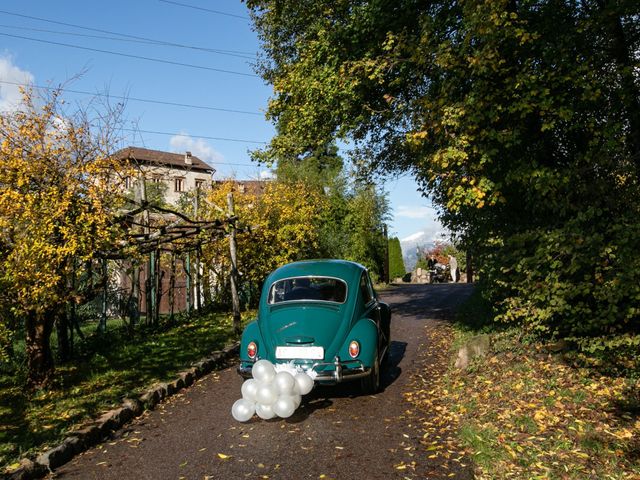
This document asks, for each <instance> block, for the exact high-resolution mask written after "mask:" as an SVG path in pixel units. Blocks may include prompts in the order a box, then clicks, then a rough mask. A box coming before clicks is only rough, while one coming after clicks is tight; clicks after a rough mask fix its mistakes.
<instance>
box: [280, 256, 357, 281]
mask: <svg viewBox="0 0 640 480" xmlns="http://www.w3.org/2000/svg"><path fill="white" fill-rule="evenodd" d="M364 270H366V268H365V267H363V266H362V265H360V264H359V263H356V262H350V261H347V260H303V261H300V262H293V263H288V264H287V265H283V266H282V267H280V268H278V269H276V270H275V271H274V272H273V273H272V274H271V275H270V278H269V283H272V282H275V281H277V280H282V279H283V278H291V277H304V276H309V275H317V276H321V277H336V278H340V279H342V280H345V281H347V282H348V281H350V280H359V278H360V275H361V274H362V272H363V271H364Z"/></svg>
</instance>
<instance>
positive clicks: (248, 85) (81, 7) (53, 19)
mask: <svg viewBox="0 0 640 480" xmlns="http://www.w3.org/2000/svg"><path fill="white" fill-rule="evenodd" d="M259 50H260V45H259V41H258V38H257V35H256V34H255V32H253V31H252V29H251V22H250V20H249V15H248V12H247V10H246V6H245V5H244V4H243V3H241V2H240V1H239V0H218V1H215V2H213V1H206V0H176V1H173V0H135V1H132V0H111V1H109V2H91V1H86V0H83V1H80V0H59V1H57V2H52V1H50V0H46V1H45V0H32V1H25V0H4V1H3V2H1V3H0V109H7V108H11V106H12V105H15V104H16V102H18V101H19V92H18V87H17V85H16V84H24V83H29V84H32V85H35V86H38V87H48V88H55V87H62V88H63V89H64V90H65V92H64V94H63V97H64V99H65V101H67V102H72V103H73V102H77V103H79V104H86V102H88V101H90V100H91V99H96V98H98V99H103V100H107V98H106V97H105V96H107V95H108V97H109V98H108V101H109V102H111V103H114V104H115V103H118V102H125V111H124V115H125V125H124V130H123V132H122V133H123V137H124V138H123V140H122V145H119V146H121V147H125V146H128V145H134V146H139V147H145V148H151V149H158V150H164V151H171V152H180V153H181V152H184V151H187V150H189V151H191V152H192V153H193V154H194V155H196V156H198V157H200V158H201V159H202V160H204V161H205V162H207V163H208V164H209V165H211V166H212V167H213V168H215V169H216V174H215V178H230V177H233V178H237V179H258V178H267V177H269V176H270V172H269V170H268V169H267V168H266V167H265V166H259V165H257V164H256V163H253V162H252V161H251V159H250V155H249V152H250V151H251V150H253V149H256V148H260V147H261V146H264V145H265V144H266V143H267V142H268V141H269V139H270V138H271V137H272V136H273V134H274V127H273V125H272V124H271V123H270V122H268V121H267V120H266V119H265V117H264V112H265V110H266V107H267V103H268V100H269V97H270V96H271V93H272V90H271V86H270V85H267V84H265V83H264V81H263V80H262V79H261V78H260V77H259V76H258V75H257V74H256V73H255V71H254V69H253V64H254V63H255V60H256V56H257V54H258V52H259ZM384 188H385V190H386V191H387V192H388V194H389V200H390V204H391V208H392V220H391V221H390V222H389V234H390V235H391V236H397V237H398V238H400V239H404V238H408V237H411V236H414V235H415V234H417V233H418V232H424V233H425V235H426V237H427V238H432V237H435V236H437V235H438V234H439V232H441V231H442V227H441V226H440V225H439V224H438V222H437V221H436V220H435V211H434V209H433V208H432V207H431V204H430V202H429V201H428V200H427V199H425V198H423V197H422V196H421V194H420V193H419V192H418V191H417V185H416V184H415V182H414V181H413V179H412V178H411V177H410V176H408V175H405V176H402V177H400V178H399V179H397V178H394V179H389V181H387V182H386V183H385V185H384Z"/></svg>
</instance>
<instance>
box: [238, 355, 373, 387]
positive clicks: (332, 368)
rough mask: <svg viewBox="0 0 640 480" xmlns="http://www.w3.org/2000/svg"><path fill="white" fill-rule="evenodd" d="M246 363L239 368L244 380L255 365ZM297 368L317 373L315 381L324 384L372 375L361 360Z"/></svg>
mask: <svg viewBox="0 0 640 480" xmlns="http://www.w3.org/2000/svg"><path fill="white" fill-rule="evenodd" d="M246 362H248V361H247V360H241V363H240V365H239V366H238V374H240V376H241V377H243V378H251V376H252V375H251V370H252V367H253V365H252V364H249V365H246V366H243V363H246ZM297 366H299V367H301V368H302V369H303V370H304V371H309V370H312V371H314V372H315V373H316V378H315V379H314V381H315V382H318V383H323V384H335V383H342V382H347V381H351V380H358V379H360V378H365V377H367V376H368V375H370V374H371V368H370V367H365V366H364V365H363V364H362V361H361V360H347V361H344V362H343V361H340V359H339V358H338V357H336V358H335V359H334V361H333V362H320V363H318V362H316V363H310V364H297ZM327 368H329V369H327ZM318 369H320V370H318Z"/></svg>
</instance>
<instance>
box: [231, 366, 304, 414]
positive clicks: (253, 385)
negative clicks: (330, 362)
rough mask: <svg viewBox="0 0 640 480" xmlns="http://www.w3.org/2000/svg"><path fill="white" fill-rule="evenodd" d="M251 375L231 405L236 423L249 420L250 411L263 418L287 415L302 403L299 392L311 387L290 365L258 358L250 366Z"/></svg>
mask: <svg viewBox="0 0 640 480" xmlns="http://www.w3.org/2000/svg"><path fill="white" fill-rule="evenodd" d="M252 375H253V378H250V379H248V380H245V382H244V383H243V384H242V398H241V399H240V400H236V402H235V403H234V404H233V407H231V415H233V418H235V419H236V420H237V421H239V422H247V421H249V420H250V419H251V418H252V417H253V415H254V413H255V414H257V415H258V416H259V417H260V418H262V419H264V420H269V419H271V418H274V417H281V418H288V417H290V416H291V415H293V412H295V410H296V408H298V407H299V406H300V402H302V395H306V394H307V393H309V392H310V391H311V390H312V389H313V379H312V378H311V376H309V375H308V374H307V373H305V372H303V371H298V370H296V368H295V366H293V365H291V364H277V365H275V366H274V365H273V364H272V363H271V362H270V361H269V360H258V361H257V362H256V363H255V364H254V365H253V368H252Z"/></svg>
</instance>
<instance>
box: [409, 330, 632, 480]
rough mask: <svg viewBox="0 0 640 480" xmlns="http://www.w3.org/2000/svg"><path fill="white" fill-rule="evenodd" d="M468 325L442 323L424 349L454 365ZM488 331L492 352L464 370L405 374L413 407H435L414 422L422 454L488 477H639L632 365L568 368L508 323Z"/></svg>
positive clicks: (567, 361) (568, 364) (566, 361)
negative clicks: (612, 371) (610, 370)
mask: <svg viewBox="0 0 640 480" xmlns="http://www.w3.org/2000/svg"><path fill="white" fill-rule="evenodd" d="M463 320H464V319H463ZM471 331H474V329H471V330H470V329H469V327H468V322H466V323H459V324H457V325H455V326H454V327H448V328H445V329H443V331H442V332H441V333H439V334H438V335H437V338H431V339H430V341H429V344H428V348H431V349H433V350H434V352H438V351H443V350H444V351H447V352H449V353H448V355H449V357H450V360H451V364H453V358H454V355H455V352H456V347H457V345H459V344H461V343H463V342H464V340H465V339H468V338H469V336H470V335H471V334H470V332H471ZM475 331H477V330H475ZM490 335H491V336H492V349H493V352H492V353H491V355H489V356H488V357H486V358H482V359H476V360H474V361H473V362H472V364H471V365H470V367H469V368H468V369H467V370H464V371H459V370H456V369H454V368H453V367H451V368H450V369H449V370H448V371H446V372H445V373H443V374H442V375H439V376H435V378H434V377H430V378H427V377H425V378H416V379H415V380H414V388H413V389H412V391H411V392H408V393H407V395H406V396H407V399H408V400H409V401H410V402H411V403H413V405H414V406H415V410H416V412H418V413H420V412H425V419H426V418H429V416H427V415H426V412H433V411H436V412H437V413H438V415H437V416H436V418H435V419H430V420H428V421H427V420H425V421H424V422H423V430H424V441H423V443H424V445H425V452H424V453H425V455H427V456H430V457H432V458H436V457H440V458H441V459H442V460H443V462H444V464H445V466H446V465H450V462H460V463H463V462H472V463H473V465H474V470H475V474H476V478H478V479H487V480H488V479H562V480H565V479H576V480H577V479H594V480H595V479H611V480H613V479H638V478H640V417H639V414H640V382H639V381H638V377H637V376H636V375H635V373H633V372H631V371H630V372H628V375H619V374H618V375H609V374H604V373H603V372H602V370H601V369H595V368H587V367H585V366H582V367H577V366H576V365H575V364H574V363H573V362H572V361H570V357H569V358H567V356H562V355H557V354H550V353H549V352H548V351H547V350H546V349H545V348H544V347H543V346H542V345H539V344H535V343H532V344H524V343H523V342H522V341H521V338H520V332H519V331H518V330H516V329H512V330H507V331H502V332H492V333H490ZM432 353H433V352H432Z"/></svg>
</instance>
